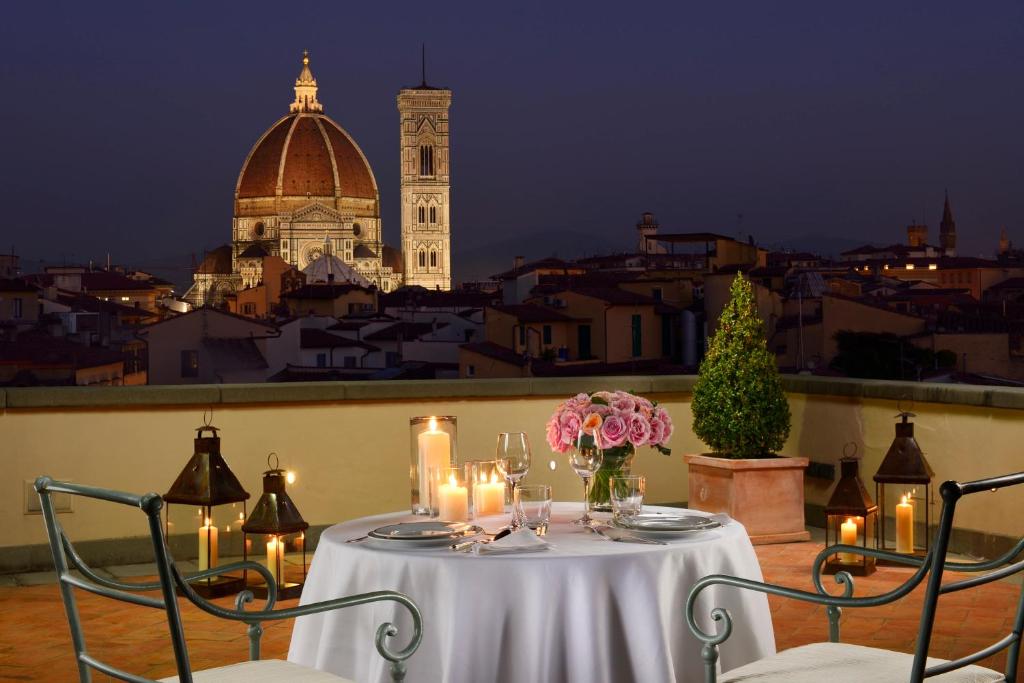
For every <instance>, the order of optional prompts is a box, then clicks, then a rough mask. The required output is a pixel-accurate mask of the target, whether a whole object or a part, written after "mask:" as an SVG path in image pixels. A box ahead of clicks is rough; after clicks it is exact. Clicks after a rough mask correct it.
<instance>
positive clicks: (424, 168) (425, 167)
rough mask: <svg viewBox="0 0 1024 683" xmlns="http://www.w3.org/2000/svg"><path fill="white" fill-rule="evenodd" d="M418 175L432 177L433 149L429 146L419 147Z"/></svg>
mask: <svg viewBox="0 0 1024 683" xmlns="http://www.w3.org/2000/svg"><path fill="white" fill-rule="evenodd" d="M420 175H421V176H431V175H434V148H433V146H431V145H420Z"/></svg>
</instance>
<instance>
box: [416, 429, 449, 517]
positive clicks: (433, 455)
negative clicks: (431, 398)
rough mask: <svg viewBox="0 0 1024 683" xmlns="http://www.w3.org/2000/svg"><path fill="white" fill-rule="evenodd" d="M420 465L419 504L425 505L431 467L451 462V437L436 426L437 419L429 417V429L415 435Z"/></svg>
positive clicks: (447, 464)
mask: <svg viewBox="0 0 1024 683" xmlns="http://www.w3.org/2000/svg"><path fill="white" fill-rule="evenodd" d="M417 450H418V453H419V466H420V505H423V506H424V507H426V505H427V503H428V501H429V493H428V492H429V491H430V477H429V470H430V468H431V467H450V466H451V464H452V439H451V437H450V436H448V433H447V432H442V431H440V430H439V429H438V428H437V420H435V419H434V418H430V429H429V430H428V431H426V432H420V434H419V436H418V437H417Z"/></svg>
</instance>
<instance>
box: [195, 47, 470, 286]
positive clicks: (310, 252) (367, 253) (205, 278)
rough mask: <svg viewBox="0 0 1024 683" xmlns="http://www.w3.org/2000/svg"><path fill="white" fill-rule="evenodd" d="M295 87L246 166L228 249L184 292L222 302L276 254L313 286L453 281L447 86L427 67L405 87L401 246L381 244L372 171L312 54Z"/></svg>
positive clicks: (258, 275)
mask: <svg viewBox="0 0 1024 683" xmlns="http://www.w3.org/2000/svg"><path fill="white" fill-rule="evenodd" d="M294 90H295V99H294V101H293V102H292V103H291V104H290V105H289V111H288V113H287V114H286V115H285V116H283V117H282V118H281V119H279V120H278V121H277V122H275V123H274V124H273V125H272V126H270V128H268V129H267V131H266V132H265V133H263V134H262V135H261V136H260V137H259V138H258V140H257V141H256V144H255V145H253V147H252V149H251V150H250V151H249V153H248V155H247V156H246V158H245V161H244V163H243V164H242V169H241V171H240V172H239V174H238V181H237V183H236V184H235V196H234V210H233V219H232V226H231V244H230V246H229V245H224V246H222V247H219V248H217V249H214V250H212V251H210V252H208V253H207V254H206V256H205V258H204V259H203V262H202V263H201V264H200V266H199V268H198V269H197V270H196V274H195V276H194V282H193V285H192V287H191V289H190V290H189V291H188V292H187V294H186V295H185V297H186V299H187V300H188V301H189V302H190V303H192V304H193V305H194V306H203V305H220V304H221V303H222V302H223V301H224V299H225V297H227V296H229V295H231V294H233V293H235V292H237V291H239V290H241V289H245V288H247V287H252V286H255V285H257V284H259V283H260V282H261V281H262V279H263V278H262V276H263V268H264V264H266V263H267V261H268V259H270V260H274V261H275V262H276V263H277V264H278V268H276V269H274V270H280V269H281V268H286V267H287V266H291V267H294V268H297V269H298V270H301V271H302V272H303V273H304V274H305V276H306V281H307V283H316V282H327V281H331V282H335V283H339V284H340V283H350V284H356V285H361V286H364V287H368V286H374V287H377V288H378V289H380V290H381V291H384V292H390V291H394V290H395V289H398V288H399V287H403V286H422V287H426V288H428V289H442V290H448V289H451V255H450V254H451V223H450V203H449V197H450V195H449V188H450V184H449V159H450V157H449V145H448V109H449V107H450V105H451V97H452V93H451V90H448V89H446V88H436V87H432V86H430V85H428V84H427V82H426V74H425V71H424V75H423V79H422V82H421V83H420V85H418V86H415V87H410V88H402V89H401V90H400V91H399V94H398V98H397V99H398V111H399V118H400V141H401V202H402V206H401V221H402V237H401V247H400V250H398V249H395V248H393V247H391V246H389V245H387V244H385V243H384V240H383V231H382V225H381V211H380V191H379V190H378V187H377V180H376V177H375V176H374V173H373V169H372V168H371V167H370V163H369V161H367V159H366V156H365V155H364V154H363V152H362V150H361V149H360V148H359V145H358V144H357V143H356V141H355V140H353V139H352V137H351V136H350V135H349V134H348V133H347V132H346V131H345V129H344V128H342V127H341V126H340V125H338V123H336V122H335V121H334V120H333V119H331V118H330V117H329V116H327V114H326V113H325V112H324V105H323V104H322V103H321V102H320V100H319V97H318V93H319V86H318V85H317V81H316V78H314V76H313V72H312V70H311V68H310V58H309V54H308V52H307V53H303V56H302V70H301V71H300V72H299V76H298V78H297V79H296V80H295V86H294ZM277 259H280V261H277ZM282 262H283V263H282Z"/></svg>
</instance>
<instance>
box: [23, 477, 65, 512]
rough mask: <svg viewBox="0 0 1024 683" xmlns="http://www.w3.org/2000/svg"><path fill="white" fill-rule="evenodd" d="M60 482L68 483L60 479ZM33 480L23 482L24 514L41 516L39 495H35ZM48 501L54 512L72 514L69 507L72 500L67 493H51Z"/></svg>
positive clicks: (41, 509)
mask: <svg viewBox="0 0 1024 683" xmlns="http://www.w3.org/2000/svg"><path fill="white" fill-rule="evenodd" d="M61 481H69V480H68V479H61ZM35 484H36V481H35V479H26V480H25V514H26V515H41V514H43V507H42V505H41V504H40V503H39V494H38V493H36V488H35ZM50 500H52V501H53V510H54V512H58V513H59V512H74V509H72V507H71V501H72V500H74V498H73V497H72V496H70V495H69V494H67V493H51V494H50Z"/></svg>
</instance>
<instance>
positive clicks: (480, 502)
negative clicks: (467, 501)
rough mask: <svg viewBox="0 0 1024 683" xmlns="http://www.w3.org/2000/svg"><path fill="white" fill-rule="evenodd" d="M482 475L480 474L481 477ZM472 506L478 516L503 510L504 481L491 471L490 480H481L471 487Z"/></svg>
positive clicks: (497, 513) (498, 513)
mask: <svg viewBox="0 0 1024 683" xmlns="http://www.w3.org/2000/svg"><path fill="white" fill-rule="evenodd" d="M482 476H483V475H481V477H482ZM473 508H474V512H475V513H476V515H477V516H478V517H482V516H484V515H500V514H502V513H504V512H505V482H503V481H498V480H497V477H496V476H495V474H494V473H493V472H492V473H491V481H490V482H487V481H484V480H481V481H479V482H477V484H476V486H474V487H473Z"/></svg>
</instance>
